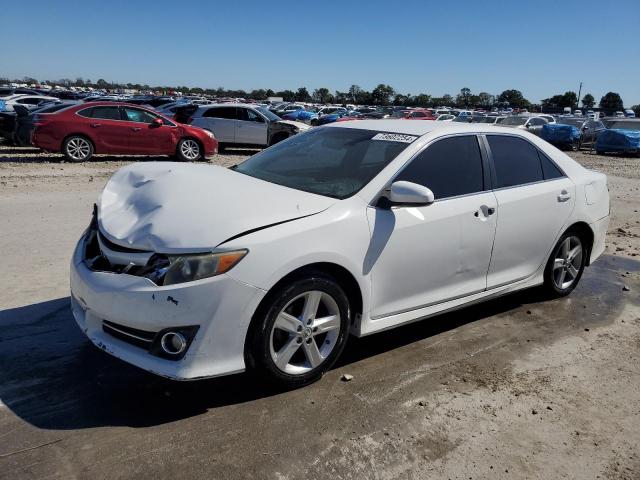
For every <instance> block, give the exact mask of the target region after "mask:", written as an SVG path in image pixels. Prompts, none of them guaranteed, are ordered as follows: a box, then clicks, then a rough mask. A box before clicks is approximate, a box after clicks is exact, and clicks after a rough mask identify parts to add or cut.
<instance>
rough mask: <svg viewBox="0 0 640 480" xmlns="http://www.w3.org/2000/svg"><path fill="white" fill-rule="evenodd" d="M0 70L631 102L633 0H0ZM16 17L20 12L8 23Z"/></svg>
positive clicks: (638, 97) (635, 58)
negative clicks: (616, 97)
mask: <svg viewBox="0 0 640 480" xmlns="http://www.w3.org/2000/svg"><path fill="white" fill-rule="evenodd" d="M0 5H1V6H2V9H1V10H2V12H3V14H2V18H3V21H2V28H0V45H1V46H2V48H1V49H0V77H10V78H22V77H24V76H30V77H34V78H37V79H39V80H47V79H48V80H56V79H60V78H71V79H75V78H76V77H83V78H85V79H86V78H89V79H91V80H93V81H94V82H95V81H96V80H98V79H99V78H104V79H105V80H107V81H112V82H121V83H141V84H145V83H146V84H149V85H171V86H177V85H187V86H189V87H203V88H217V87H224V88H229V89H244V90H253V89H258V88H264V89H267V88H271V89H273V90H276V91H277V90H284V89H290V90H296V89H297V88H298V87H301V86H306V87H307V88H308V89H309V90H310V91H313V89H315V88H319V87H327V88H329V90H331V91H335V90H340V91H346V90H348V88H349V86H350V85H352V84H356V85H359V86H361V87H362V88H364V89H367V90H371V89H373V88H374V87H375V86H376V85H377V84H379V83H386V84H389V85H391V86H392V87H393V88H394V89H395V90H396V91H398V92H400V93H403V94H407V93H410V94H412V95H416V94H418V93H427V94H430V95H433V96H442V95H444V94H447V93H448V94H451V95H454V96H455V95H456V94H457V93H459V92H460V89H461V88H463V87H468V88H470V89H471V91H472V92H473V93H479V92H481V91H485V92H489V93H491V94H499V93H500V92H502V91H503V90H506V89H511V88H515V89H517V90H520V91H522V93H523V94H524V96H525V97H526V98H527V99H529V100H530V101H532V102H535V103H537V102H539V101H540V100H541V99H543V98H547V97H550V96H552V95H555V94H560V93H564V92H565V91H567V90H573V91H575V92H576V93H577V91H578V87H579V84H580V82H581V81H582V82H583V88H582V95H584V94H585V93H591V94H592V95H593V96H594V97H595V98H596V101H597V100H599V99H600V97H602V95H604V94H605V93H606V92H608V91H614V92H618V93H619V94H620V95H621V97H622V99H623V101H624V103H625V106H630V105H635V104H640V58H639V54H640V37H639V36H638V25H640V0H619V1H606V0H597V1H594V0H580V1H574V0H553V1H548V0H526V1H522V0H494V1H489V0H486V1H482V0H475V1H473V0H468V1H466V0H464V1H463V0H459V1H456V0H446V1H445V0H440V1H430V0H422V1H419V0H415V1H414V0H411V1H395V2H391V1H389V0H386V1H378V0H368V1H349V0H338V1H336V0H322V1H319V0H315V1H311V0H293V1H290V0H283V1H279V0H270V1H266V0H257V1H243V0H235V1H225V2H213V1H188V0H184V1H182V2H176V1H175V0H171V1H167V0H153V1H151V0H147V1H139V0H129V1H119V0H110V1H108V2H105V1H94V0H83V1H78V2H75V1H63V0H58V1H54V2H52V1H51V0H30V1H29V2H23V1H13V2H11V1H8V0H2V1H1V2H0ZM10 19H15V20H16V21H9V20H10Z"/></svg>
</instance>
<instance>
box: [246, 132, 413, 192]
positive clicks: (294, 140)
mask: <svg viewBox="0 0 640 480" xmlns="http://www.w3.org/2000/svg"><path fill="white" fill-rule="evenodd" d="M416 138H418V137H415V136H412V135H400V134H386V133H381V132H378V131H373V130H361V129H356V128H318V129H313V130H310V131H308V132H305V133H302V134H298V135H295V136H293V137H291V138H289V139H288V140H285V141H283V142H280V143H278V144H276V145H274V146H273V147H270V148H268V149H266V150H263V151H262V152H260V153H258V154H256V155H254V156H253V157H251V158H249V159H248V160H246V161H245V162H244V163H241V164H240V165H238V166H237V167H236V168H235V170H236V171H238V172H240V173H244V174H245V175H250V176H252V177H256V178H260V179H262V180H265V181H267V182H271V183H275V184H278V185H283V186H285V187H290V188H295V189H297V190H303V191H306V192H311V193H316V194H319V195H325V196H328V197H333V198H338V199H343V198H347V197H350V196H351V195H353V194H354V193H356V192H357V191H359V190H360V189H362V188H363V187H364V186H365V185H366V184H367V183H369V182H370V181H371V179H373V177H375V176H376V175H377V174H378V173H380V171H381V170H382V169H383V168H384V167H386V166H387V165H388V164H389V163H390V162H391V161H392V160H393V159H394V158H396V157H397V156H398V155H399V154H400V152H402V151H403V150H404V149H405V148H407V146H408V145H409V144H410V143H411V142H412V141H414V140H415V139H416Z"/></svg>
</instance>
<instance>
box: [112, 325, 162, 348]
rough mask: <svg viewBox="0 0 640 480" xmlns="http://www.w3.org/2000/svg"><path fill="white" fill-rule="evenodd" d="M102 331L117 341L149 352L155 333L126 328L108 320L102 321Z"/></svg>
mask: <svg viewBox="0 0 640 480" xmlns="http://www.w3.org/2000/svg"><path fill="white" fill-rule="evenodd" d="M102 331H103V332H105V333H108V334H109V335H111V336H112V337H115V338H117V339H118V340H122V341H123V342H127V343H129V344H131V345H135V346H136V347H140V348H144V349H145V350H149V349H150V348H151V345H152V344H153V340H154V338H155V337H156V333H157V332H148V331H146V330H139V329H137V328H132V327H126V326H124V325H120V324H117V323H114V322H110V321H108V320H103V321H102Z"/></svg>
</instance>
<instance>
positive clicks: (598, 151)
mask: <svg viewBox="0 0 640 480" xmlns="http://www.w3.org/2000/svg"><path fill="white" fill-rule="evenodd" d="M596 155H604V151H602V150H596Z"/></svg>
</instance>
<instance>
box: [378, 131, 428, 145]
mask: <svg viewBox="0 0 640 480" xmlns="http://www.w3.org/2000/svg"><path fill="white" fill-rule="evenodd" d="M416 138H418V137H417V136H415V135H403V134H401V133H378V134H376V135H374V136H373V138H372V139H371V140H385V141H387V142H403V143H411V142H413V141H414V140H415V139H416Z"/></svg>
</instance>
